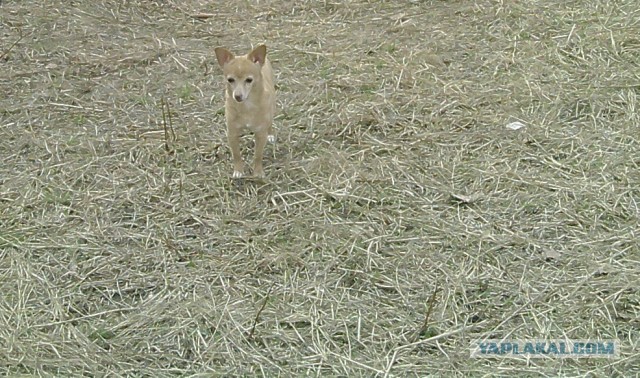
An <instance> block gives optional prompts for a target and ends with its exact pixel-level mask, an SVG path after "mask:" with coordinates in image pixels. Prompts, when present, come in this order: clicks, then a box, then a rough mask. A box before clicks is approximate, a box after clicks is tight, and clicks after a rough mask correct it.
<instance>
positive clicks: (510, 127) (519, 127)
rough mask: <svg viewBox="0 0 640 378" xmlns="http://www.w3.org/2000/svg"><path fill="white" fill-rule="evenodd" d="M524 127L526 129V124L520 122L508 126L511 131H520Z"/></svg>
mask: <svg viewBox="0 0 640 378" xmlns="http://www.w3.org/2000/svg"><path fill="white" fill-rule="evenodd" d="M523 127H524V123H522V122H518V121H516V122H511V123H509V124H507V129H509V130H518V129H521V128H523Z"/></svg>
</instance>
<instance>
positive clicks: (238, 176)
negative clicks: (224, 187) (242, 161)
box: [233, 171, 242, 179]
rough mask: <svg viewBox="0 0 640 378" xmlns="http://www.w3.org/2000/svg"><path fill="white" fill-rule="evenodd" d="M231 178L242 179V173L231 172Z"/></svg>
mask: <svg viewBox="0 0 640 378" xmlns="http://www.w3.org/2000/svg"><path fill="white" fill-rule="evenodd" d="M233 178H234V179H237V178H242V172H240V171H233Z"/></svg>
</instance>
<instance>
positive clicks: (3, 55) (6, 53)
mask: <svg viewBox="0 0 640 378" xmlns="http://www.w3.org/2000/svg"><path fill="white" fill-rule="evenodd" d="M22 38H24V35H23V34H22V30H21V29H20V37H19V38H18V39H17V40H16V41H15V42H13V44H12V45H11V46H9V48H8V49H7V50H5V52H3V53H2V55H0V60H3V59H4V58H5V57H6V56H7V55H9V52H10V51H11V49H13V48H14V47H15V46H16V45H17V44H18V42H20V41H21V40H22Z"/></svg>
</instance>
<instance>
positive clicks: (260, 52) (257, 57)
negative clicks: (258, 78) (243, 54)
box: [248, 45, 267, 66]
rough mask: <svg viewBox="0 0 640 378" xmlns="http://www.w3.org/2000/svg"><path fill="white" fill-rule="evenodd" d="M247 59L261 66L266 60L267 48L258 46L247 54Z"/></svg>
mask: <svg viewBox="0 0 640 378" xmlns="http://www.w3.org/2000/svg"><path fill="white" fill-rule="evenodd" d="M248 58H249V60H251V61H252V62H254V63H258V64H259V65H261V66H262V65H263V64H264V62H265V59H266V58H267V46H265V45H260V46H258V47H256V48H255V49H253V51H251V52H250V53H249V56H248Z"/></svg>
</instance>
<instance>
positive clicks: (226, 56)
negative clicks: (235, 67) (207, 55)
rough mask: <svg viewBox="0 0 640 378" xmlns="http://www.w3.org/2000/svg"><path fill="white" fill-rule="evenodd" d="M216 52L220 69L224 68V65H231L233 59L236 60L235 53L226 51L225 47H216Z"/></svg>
mask: <svg viewBox="0 0 640 378" xmlns="http://www.w3.org/2000/svg"><path fill="white" fill-rule="evenodd" d="M215 52H216V58H218V64H219V65H220V67H224V65H225V64H227V63H229V61H230V60H231V59H233V58H235V56H234V55H233V53H232V52H231V51H229V50H227V49H225V48H224V47H216V49H215Z"/></svg>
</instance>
